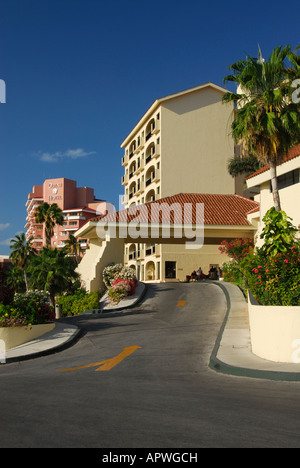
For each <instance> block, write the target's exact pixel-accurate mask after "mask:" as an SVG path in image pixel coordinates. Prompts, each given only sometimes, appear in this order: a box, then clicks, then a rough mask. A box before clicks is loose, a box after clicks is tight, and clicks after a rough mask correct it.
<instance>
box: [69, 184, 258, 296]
mask: <svg viewBox="0 0 300 468" xmlns="http://www.w3.org/2000/svg"><path fill="white" fill-rule="evenodd" d="M254 209H259V204H258V203H257V202H254V201H252V200H249V199H248V198H244V197H241V196H239V195H217V194H187V193H181V194H178V195H174V196H171V197H166V198H162V199H160V200H157V201H154V202H150V203H146V204H144V205H137V206H131V207H129V208H127V209H124V210H121V211H116V212H112V213H109V214H106V215H104V216H103V215H100V216H98V217H96V218H93V219H92V220H90V221H88V222H87V223H86V224H85V225H84V226H83V227H82V228H81V229H80V230H78V231H77V232H76V234H75V236H76V237H84V238H87V239H89V241H90V249H89V250H88V252H87V253H86V255H85V256H84V258H83V259H82V261H81V263H80V264H79V273H80V274H81V277H82V279H83V281H84V282H85V285H86V287H87V289H89V290H92V289H95V286H93V287H92V286H91V284H92V283H93V284H94V285H97V287H99V285H101V282H102V278H100V277H102V271H103V268H105V266H106V265H107V264H109V263H112V262H120V263H123V260H124V244H127V243H131V244H132V243H144V244H147V243H150V244H151V243H152V244H153V243H155V244H184V245H185V248H186V249H187V250H189V251H191V250H193V251H195V253H196V252H197V251H199V249H201V247H203V246H205V245H219V244H220V243H221V241H222V240H224V239H233V238H242V237H253V233H254V232H255V229H256V228H255V226H253V225H252V224H251V223H250V222H249V221H248V219H247V214H248V213H249V212H250V211H253V210H254Z"/></svg>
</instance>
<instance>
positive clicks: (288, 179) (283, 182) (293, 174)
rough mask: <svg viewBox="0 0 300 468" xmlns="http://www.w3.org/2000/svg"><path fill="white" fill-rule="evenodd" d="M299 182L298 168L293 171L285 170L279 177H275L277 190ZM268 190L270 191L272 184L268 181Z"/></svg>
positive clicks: (299, 171)
mask: <svg viewBox="0 0 300 468" xmlns="http://www.w3.org/2000/svg"><path fill="white" fill-rule="evenodd" d="M299 182H300V169H295V170H294V171H290V172H287V173H286V174H283V175H281V176H279V177H277V183H278V190H281V189H283V188H286V187H290V186H291V185H295V184H299ZM270 190H271V192H272V184H271V182H270Z"/></svg>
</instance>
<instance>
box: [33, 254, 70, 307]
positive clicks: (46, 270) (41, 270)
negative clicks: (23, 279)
mask: <svg viewBox="0 0 300 468" xmlns="http://www.w3.org/2000/svg"><path fill="white" fill-rule="evenodd" d="M75 268H76V265H75V264H74V262H73V261H72V259H71V258H70V257H67V256H66V254H65V252H64V250H59V249H57V248H54V249H49V248H46V247H45V248H43V250H42V251H41V252H40V254H39V255H36V256H35V257H34V259H33V262H32V263H31V265H30V268H29V271H30V273H31V286H32V287H33V288H36V289H40V290H44V291H45V292H48V293H49V295H50V303H51V305H52V306H54V305H55V296H56V295H58V294H62V293H63V292H67V291H69V290H72V287H73V285H74V282H75V281H76V280H79V274H78V273H77V272H76V271H75Z"/></svg>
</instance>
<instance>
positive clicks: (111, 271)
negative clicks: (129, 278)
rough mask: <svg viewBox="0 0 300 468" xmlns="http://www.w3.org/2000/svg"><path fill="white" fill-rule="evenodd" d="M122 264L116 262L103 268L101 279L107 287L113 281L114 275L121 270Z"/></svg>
mask: <svg viewBox="0 0 300 468" xmlns="http://www.w3.org/2000/svg"><path fill="white" fill-rule="evenodd" d="M122 268H123V265H122V264H121V263H118V264H117V265H109V266H107V267H106V268H104V270H103V281H104V284H105V286H106V287H107V288H110V287H111V285H112V284H113V282H114V279H115V277H116V276H117V275H118V274H119V273H120V271H121V270H122Z"/></svg>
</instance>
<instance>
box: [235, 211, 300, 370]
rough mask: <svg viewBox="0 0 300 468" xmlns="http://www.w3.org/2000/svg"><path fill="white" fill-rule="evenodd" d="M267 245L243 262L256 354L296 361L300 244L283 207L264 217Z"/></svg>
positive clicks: (299, 321) (299, 333) (299, 325)
mask: <svg viewBox="0 0 300 468" xmlns="http://www.w3.org/2000/svg"><path fill="white" fill-rule="evenodd" d="M263 221H264V223H265V228H264V229H263V231H262V234H261V238H262V239H264V245H263V246H262V247H261V248H256V249H255V250H254V251H253V252H252V253H251V254H249V255H247V257H246V258H245V259H244V260H243V261H242V262H241V265H240V267H241V271H242V272H243V274H244V276H245V278H246V281H247V285H248V288H249V291H248V310H249V320H250V335H251V344H252V351H253V353H254V354H256V355H258V356H260V357H262V358H264V359H268V360H271V361H275V362H295V343H297V340H299V339H300V244H299V240H297V239H296V236H295V235H296V233H297V232H298V230H297V228H295V227H294V226H293V225H292V224H291V222H290V218H288V216H287V215H286V213H285V212H284V211H279V212H278V211H276V210H275V208H271V209H270V210H269V211H268V212H267V213H266V215H265V217H264V218H263Z"/></svg>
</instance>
